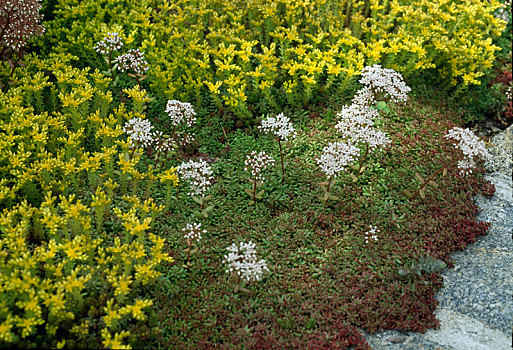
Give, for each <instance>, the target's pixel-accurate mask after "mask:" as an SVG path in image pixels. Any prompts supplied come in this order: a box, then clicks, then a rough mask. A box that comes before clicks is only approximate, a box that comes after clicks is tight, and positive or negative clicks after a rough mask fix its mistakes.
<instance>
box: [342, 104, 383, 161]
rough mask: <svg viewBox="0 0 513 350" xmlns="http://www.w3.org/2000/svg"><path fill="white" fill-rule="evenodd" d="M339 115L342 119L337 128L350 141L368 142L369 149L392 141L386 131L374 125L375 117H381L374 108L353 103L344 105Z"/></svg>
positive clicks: (356, 142)
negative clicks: (377, 128)
mask: <svg viewBox="0 0 513 350" xmlns="http://www.w3.org/2000/svg"><path fill="white" fill-rule="evenodd" d="M337 116H338V117H339V118H340V121H339V122H338V123H337V125H335V128H336V129H338V131H339V132H340V133H341V134H342V137H344V138H345V139H347V140H348V141H349V142H350V143H353V144H356V145H357V144H366V145H367V147H368V148H369V151H373V150H375V149H377V148H380V147H385V146H386V145H387V144H389V143H390V142H391V141H390V139H389V138H388V136H387V135H386V134H385V133H384V132H382V131H379V130H376V128H375V127H374V119H377V118H379V113H378V111H377V110H375V109H373V108H370V107H368V106H364V105H359V104H355V103H353V104H352V105H350V106H344V107H342V111H340V112H339V113H338V114H337Z"/></svg>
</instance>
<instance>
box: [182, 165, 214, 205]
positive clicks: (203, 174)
mask: <svg viewBox="0 0 513 350" xmlns="http://www.w3.org/2000/svg"><path fill="white" fill-rule="evenodd" d="M176 171H177V173H178V175H179V176H180V177H182V178H183V179H184V180H189V181H190V185H191V191H190V192H189V195H190V196H194V195H200V196H203V195H204V194H205V193H206V192H207V190H208V189H209V187H210V185H212V182H211V180H213V179H214V178H213V177H212V168H211V167H210V165H208V163H207V162H206V161H204V160H202V159H200V160H198V161H197V162H196V161H194V160H192V159H190V160H189V161H188V162H184V163H182V164H180V165H179V166H178V168H177V170H176Z"/></svg>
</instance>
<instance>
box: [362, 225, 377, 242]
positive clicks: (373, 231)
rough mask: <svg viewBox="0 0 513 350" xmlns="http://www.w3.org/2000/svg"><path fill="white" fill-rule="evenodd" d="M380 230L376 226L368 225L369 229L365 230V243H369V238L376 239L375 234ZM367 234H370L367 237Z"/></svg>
mask: <svg viewBox="0 0 513 350" xmlns="http://www.w3.org/2000/svg"><path fill="white" fill-rule="evenodd" d="M379 232H380V230H378V228H377V227H376V226H372V225H369V231H367V232H365V244H368V243H369V239H372V240H375V241H377V240H378V236H377V234H378V233H379ZM369 235H371V236H370V237H369Z"/></svg>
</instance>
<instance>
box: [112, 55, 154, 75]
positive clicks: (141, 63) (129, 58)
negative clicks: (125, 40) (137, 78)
mask: <svg viewBox="0 0 513 350" xmlns="http://www.w3.org/2000/svg"><path fill="white" fill-rule="evenodd" d="M115 62H116V63H117V64H118V65H119V69H120V70H121V71H122V72H124V71H127V70H130V69H131V70H133V71H134V72H135V73H136V74H140V75H143V74H144V73H146V71H147V70H148V69H149V68H150V66H149V65H148V62H146V59H145V58H144V53H142V52H140V51H139V49H131V50H128V52H127V53H126V54H124V55H121V56H118V57H117V58H116V60H115Z"/></svg>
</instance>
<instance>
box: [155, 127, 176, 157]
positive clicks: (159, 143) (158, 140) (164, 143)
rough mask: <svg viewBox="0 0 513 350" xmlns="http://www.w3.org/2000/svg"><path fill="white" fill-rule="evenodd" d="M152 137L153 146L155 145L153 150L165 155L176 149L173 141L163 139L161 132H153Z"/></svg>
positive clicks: (166, 138)
mask: <svg viewBox="0 0 513 350" xmlns="http://www.w3.org/2000/svg"><path fill="white" fill-rule="evenodd" d="M153 136H154V137H153V144H154V145H155V149H156V150H157V151H159V152H162V153H167V152H169V151H171V150H172V149H174V148H175V147H176V142H175V140H173V139H171V138H168V137H164V135H163V134H162V131H155V133H154V135H153Z"/></svg>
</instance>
